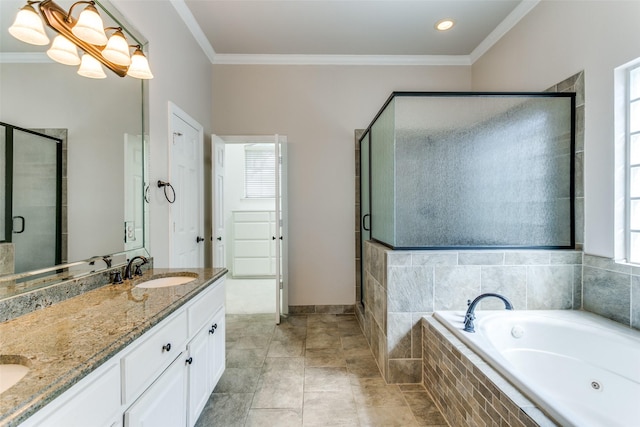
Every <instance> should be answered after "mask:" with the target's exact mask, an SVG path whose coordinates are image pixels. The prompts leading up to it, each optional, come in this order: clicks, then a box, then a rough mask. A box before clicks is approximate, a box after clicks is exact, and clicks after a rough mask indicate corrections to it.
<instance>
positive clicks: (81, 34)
mask: <svg viewBox="0 0 640 427" xmlns="http://www.w3.org/2000/svg"><path fill="white" fill-rule="evenodd" d="M35 4H37V5H38V8H39V9H40V15H39V14H38V13H37V12H36V10H35V8H34V7H33V5H35ZM79 4H86V5H87V6H86V7H85V9H84V10H83V11H82V13H80V16H79V17H78V19H75V18H74V17H73V16H72V15H71V12H72V11H73V9H74V7H75V6H76V5H79ZM43 21H44V23H46V24H47V26H48V27H50V28H52V29H53V30H54V31H56V32H57V33H58V34H59V36H57V37H56V38H55V39H54V41H53V43H52V45H51V47H50V48H49V50H48V51H47V55H48V56H49V57H50V58H51V59H53V60H55V61H57V62H60V63H61V64H65V65H78V64H80V69H79V70H78V74H80V75H82V76H85V77H90V78H105V77H106V75H105V74H104V70H103V69H102V65H104V66H105V67H107V68H109V69H110V70H111V71H113V72H114V73H116V74H117V75H119V76H120V77H124V76H127V75H128V76H131V77H135V78H138V79H151V78H153V74H152V73H151V70H150V68H149V62H148V61H147V58H146V56H145V55H144V53H143V52H142V47H141V46H140V45H139V44H136V45H129V43H128V42H127V39H126V38H125V36H124V33H123V30H122V28H121V27H108V28H104V24H103V22H102V19H101V18H100V15H99V13H98V10H97V9H96V7H95V1H78V2H76V3H74V4H73V5H72V6H71V8H69V12H66V11H65V10H64V9H62V8H61V7H60V6H58V5H57V4H56V3H54V2H53V0H27V4H26V5H25V6H24V7H23V8H22V9H20V11H19V12H18V15H17V16H16V20H15V21H14V23H13V25H11V27H10V28H9V33H10V34H11V35H12V36H14V37H15V38H17V39H18V40H21V41H23V42H26V43H29V44H35V45H46V44H48V43H49V38H48V37H47V34H46V33H45V31H44V25H43ZM106 30H115V31H114V32H113V34H112V35H111V37H109V38H107V35H106V32H105V31H106ZM76 46H77V47H79V48H80V49H82V50H83V51H84V55H83V59H82V61H81V60H80V58H79V57H78V54H77V49H76ZM131 48H133V49H134V51H133V54H130V52H131ZM84 57H91V59H92V60H90V59H87V60H85V59H84ZM85 62H87V64H85ZM101 64H102V65H101Z"/></svg>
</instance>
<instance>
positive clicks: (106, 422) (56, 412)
mask: <svg viewBox="0 0 640 427" xmlns="http://www.w3.org/2000/svg"><path fill="white" fill-rule="evenodd" d="M118 368H119V365H118V363H117V361H113V360H111V361H110V362H107V364H106V365H103V367H101V368H99V371H96V372H93V373H91V374H89V376H87V377H85V378H84V379H83V380H82V384H80V383H79V384H77V387H72V388H71V389H69V390H68V391H67V392H65V394H63V395H62V396H60V397H59V398H58V399H57V400H54V402H52V403H51V405H49V406H46V407H45V408H44V409H43V410H42V411H39V412H38V413H36V415H34V416H33V417H31V418H29V419H28V420H27V421H25V423H24V424H23V425H24V426H25V427H26V426H29V427H32V426H42V427H45V426H46V427H74V426H77V427H86V426H96V427H98V426H104V427H110V426H111V425H114V423H117V421H118V419H121V418H122V412H120V411H121V409H120V370H119V369H118Z"/></svg>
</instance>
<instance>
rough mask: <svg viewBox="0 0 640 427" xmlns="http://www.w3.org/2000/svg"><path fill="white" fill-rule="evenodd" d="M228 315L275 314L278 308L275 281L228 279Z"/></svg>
mask: <svg viewBox="0 0 640 427" xmlns="http://www.w3.org/2000/svg"><path fill="white" fill-rule="evenodd" d="M225 280H226V284H227V306H226V310H227V313H228V314H260V313H271V314H273V313H274V311H275V307H276V295H275V292H274V282H275V279H233V278H231V277H227V278H226V279H225Z"/></svg>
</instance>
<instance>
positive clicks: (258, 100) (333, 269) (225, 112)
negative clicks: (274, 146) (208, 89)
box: [213, 65, 471, 305]
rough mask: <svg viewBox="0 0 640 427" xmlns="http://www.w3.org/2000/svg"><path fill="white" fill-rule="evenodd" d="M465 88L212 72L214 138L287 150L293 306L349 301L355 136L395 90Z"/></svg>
mask: <svg viewBox="0 0 640 427" xmlns="http://www.w3.org/2000/svg"><path fill="white" fill-rule="evenodd" d="M470 83H471V75H470V67H445V66H439V67H437V66H431V67H428V66H406V67H405V66H403V67H394V66H278V65H214V66H213V98H214V106H213V126H214V130H215V133H217V134H220V135H250V134H275V133H278V134H282V135H286V136H287V140H288V142H289V146H288V158H289V165H288V174H289V179H288V185H289V187H288V196H289V235H288V236H285V239H287V238H288V243H289V289H290V291H289V304H290V305H336V304H353V303H354V302H355V291H354V283H355V272H354V270H355V269H354V261H355V243H354V230H355V224H356V223H357V220H356V218H355V208H354V205H355V200H354V186H355V182H354V177H355V170H354V164H355V158H354V153H355V150H354V130H355V129H362V128H365V127H367V126H368V125H369V123H370V121H371V120H372V119H373V117H374V116H375V114H376V113H377V112H378V110H379V109H380V107H381V106H382V104H383V102H384V101H385V100H386V99H387V97H388V96H389V95H390V93H391V92H392V91H401V90H414V91H415V90H424V91H433V90H456V91H458V90H469V89H470Z"/></svg>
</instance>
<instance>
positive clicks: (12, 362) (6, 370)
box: [0, 356, 29, 394]
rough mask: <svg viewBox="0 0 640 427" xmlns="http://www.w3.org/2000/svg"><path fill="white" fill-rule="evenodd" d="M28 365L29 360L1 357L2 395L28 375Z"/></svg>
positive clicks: (0, 383) (0, 387) (0, 382)
mask: <svg viewBox="0 0 640 427" xmlns="http://www.w3.org/2000/svg"><path fill="white" fill-rule="evenodd" d="M27 364H28V360H27V359H26V358H24V357H21V356H0V394H1V393H4V392H5V391H6V390H8V389H9V388H11V387H12V386H14V385H15V384H17V383H18V381H20V380H21V379H22V378H24V376H25V375H27V373H28V372H29V367H28V366H27Z"/></svg>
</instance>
